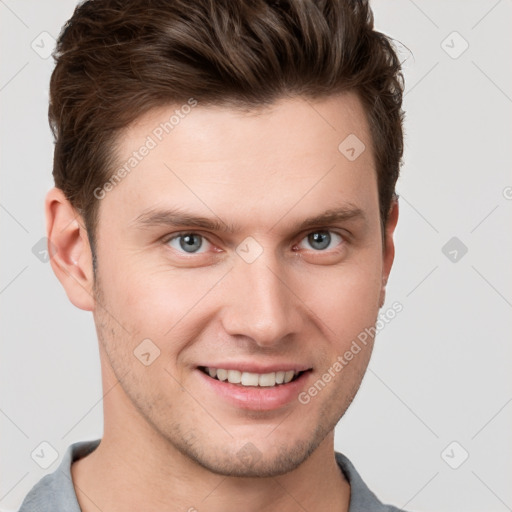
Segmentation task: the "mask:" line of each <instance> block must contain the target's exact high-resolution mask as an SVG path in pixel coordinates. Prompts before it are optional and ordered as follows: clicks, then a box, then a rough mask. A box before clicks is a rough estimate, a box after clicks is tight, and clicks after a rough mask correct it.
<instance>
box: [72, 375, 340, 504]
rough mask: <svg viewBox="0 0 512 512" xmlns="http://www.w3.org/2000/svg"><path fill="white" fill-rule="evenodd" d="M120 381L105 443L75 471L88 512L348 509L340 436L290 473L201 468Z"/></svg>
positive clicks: (107, 411) (110, 403)
mask: <svg viewBox="0 0 512 512" xmlns="http://www.w3.org/2000/svg"><path fill="white" fill-rule="evenodd" d="M104 384H107V382H105V381H104ZM114 384H115V381H114V382H113V383H112V384H111V383H108V385H107V386H106V387H105V389H111V391H110V392H109V393H107V394H106V395H105V397H104V404H103V405H104V435H103V438H102V441H101V443H100V445H99V446H98V447H97V448H96V450H94V452H92V453H91V454H89V455H88V456H87V457H85V458H83V459H81V460H79V461H77V462H76V463H74V464H73V465H72V467H71V474H72V478H73V484H74V486H75V490H76V494H77V498H78V502H79V505H80V508H81V510H82V511H83V512H92V511H94V512H97V510H98V509H99V510H108V511H109V512H121V511H123V512H124V511H126V510H145V511H147V512H157V511H160V510H170V511H173V512H174V511H183V512H201V511H203V510H208V511H209V512H221V511H222V512H227V511H235V510H236V511H238V510H240V509H243V510H245V511H247V512H267V511H275V510H280V511H282V512H291V511H296V510H297V509H298V508H299V509H303V510H315V511H329V512H332V511H339V512H344V511H347V510H348V504H349V501H350V486H349V484H348V482H347V481H346V479H345V477H344V475H343V473H342V471H341V469H340V468H339V467H338V465H337V463H336V461H335V458H334V433H333V432H330V433H329V434H328V435H327V436H326V438H325V439H324V440H323V441H322V443H321V444H320V445H319V446H318V448H317V449H316V450H315V451H314V452H313V453H312V454H311V456H310V457H309V458H308V459H307V460H306V461H304V462H303V463H302V464H301V465H300V466H299V467H297V468H295V469H294V470H293V471H291V472H289V473H286V474H283V475H280V476H276V477H261V478H240V477H229V476H228V477H226V476H223V475H218V474H214V473H212V472H211V471H209V470H207V469H205V468H203V467H201V466H199V465H198V464H197V463H196V462H195V461H194V460H192V459H190V458H189V457H188V456H186V455H184V454H182V453H181V452H179V451H178V450H177V449H176V448H175V447H174V446H173V445H172V444H171V443H169V441H168V440H166V439H164V438H162V437H161V436H160V435H159V434H158V433H156V432H155V430H154V429H153V428H152V427H151V426H150V425H149V424H148V423H147V422H146V421H145V419H144V418H142V416H141V415H140V414H138V412H137V411H135V410H134V409H133V408H130V407H129V404H128V402H129V400H128V398H127V397H126V395H124V392H123V390H122V388H121V386H119V385H117V386H116V385H114ZM112 386H113V387H112ZM127 411H129V412H128V413H127Z"/></svg>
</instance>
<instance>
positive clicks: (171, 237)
mask: <svg viewBox="0 0 512 512" xmlns="http://www.w3.org/2000/svg"><path fill="white" fill-rule="evenodd" d="M315 233H330V234H331V235H332V234H334V235H336V236H338V237H339V238H341V241H340V242H339V243H338V245H337V246H336V247H338V246H340V245H344V244H346V243H347V237H346V236H345V235H342V234H341V233H339V232H337V231H334V230H332V229H327V228H325V229H316V230H313V231H309V232H308V233H306V234H305V235H304V236H302V238H300V240H299V241H298V242H297V243H295V244H294V247H295V246H296V245H298V244H300V243H301V242H302V241H303V240H306V239H307V238H308V237H309V236H310V235H313V234H315ZM186 235H197V236H200V237H201V238H202V239H203V240H206V241H207V242H208V243H209V244H211V245H215V244H213V243H212V242H210V240H208V237H206V236H205V235H203V234H202V233H200V232H198V231H181V232H179V233H173V234H172V235H169V236H166V237H164V239H163V240H162V243H163V244H164V245H167V244H169V242H171V241H172V240H175V239H179V238H181V237H184V236H186ZM200 249H202V246H201V247H200ZM175 250H176V251H177V252H179V253H180V254H182V255H184V256H185V257H186V258H189V257H193V256H194V255H198V254H205V253H206V252H207V251H205V252H195V253H187V252H186V251H182V250H179V249H175ZM311 252H313V253H315V254H322V253H323V254H332V253H333V252H335V249H331V250H315V249H311Z"/></svg>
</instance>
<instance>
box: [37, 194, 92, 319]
mask: <svg viewBox="0 0 512 512" xmlns="http://www.w3.org/2000/svg"><path fill="white" fill-rule="evenodd" d="M45 214H46V236H47V238H48V251H49V254H50V263H51V266H52V269H53V271H54V273H55V275H56V276H57V279H58V280H59V281H60V283H61V284H62V286H63V287H64V290H65V291H66V294H67V296H68V298H69V300H70V301H71V302H72V303H73V304H74V305H75V306H76V307H77V308H80V309H84V310H86V311H92V310H94V305H95V301H94V296H93V284H94V276H93V271H92V254H91V249H90V246H89V239H88V237H87V231H86V229H85V226H84V225H83V220H82V217H81V216H80V215H79V214H78V213H77V211H76V210H75V208H73V206H72V205H71V203H70V202H69V201H68V199H67V198H66V197H65V195H64V193H63V192H62V190H60V189H58V188H52V189H51V190H50V191H49V192H48V194H47V195H46V200H45Z"/></svg>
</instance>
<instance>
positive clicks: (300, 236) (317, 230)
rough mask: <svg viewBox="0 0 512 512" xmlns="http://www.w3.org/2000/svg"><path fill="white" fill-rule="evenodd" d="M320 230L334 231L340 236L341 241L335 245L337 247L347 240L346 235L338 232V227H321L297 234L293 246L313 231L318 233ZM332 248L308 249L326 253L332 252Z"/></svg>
mask: <svg viewBox="0 0 512 512" xmlns="http://www.w3.org/2000/svg"><path fill="white" fill-rule="evenodd" d="M322 231H326V232H328V233H334V234H335V235H338V236H339V237H340V238H341V240H342V241H341V242H340V243H339V244H338V245H337V246H336V247H339V246H340V245H342V244H345V243H347V242H348V240H349V237H348V235H345V234H343V233H340V231H339V228H337V229H334V228H328V227H322V228H315V229H310V230H308V231H306V232H304V233H303V234H302V235H299V238H298V241H297V242H296V243H295V244H294V246H295V245H297V244H300V243H301V242H302V241H303V240H304V239H305V238H307V237H308V236H309V235H311V234H313V233H320V232H322ZM334 250H335V249H330V250H324V251H321V250H314V249H310V251H312V252H315V253H318V254H321V253H322V252H324V253H328V252H332V251H334Z"/></svg>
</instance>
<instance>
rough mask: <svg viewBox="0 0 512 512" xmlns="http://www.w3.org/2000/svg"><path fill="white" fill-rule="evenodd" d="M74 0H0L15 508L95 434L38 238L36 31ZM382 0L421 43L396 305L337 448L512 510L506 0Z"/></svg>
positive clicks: (5, 442) (397, 495)
mask: <svg viewBox="0 0 512 512" xmlns="http://www.w3.org/2000/svg"><path fill="white" fill-rule="evenodd" d="M74 6H75V2H74V1H71V0H67V1H62V0H59V1H57V0H51V1H49V0H48V1H45V2H41V1H39V2H36V1H35V0H30V1H28V0H19V1H14V0H0V17H1V25H0V31H1V32H0V33H1V37H2V46H1V66H2V67H1V76H0V88H1V92H0V102H1V114H0V121H1V142H2V151H1V171H2V175H1V179H2V182H1V185H2V186H1V196H0V222H1V229H2V238H1V239H2V265H1V268H0V301H1V309H2V353H1V358H0V364H1V368H0V379H1V383H0V385H1V389H2V395H1V402H0V426H1V437H0V443H1V455H2V456H1V459H0V470H1V483H0V508H1V510H4V511H14V510H16V509H17V507H18V506H19V504H20V503H21V500H22V498H23V497H24V495H25V494H26V493H27V492H28V490H29V489H30V488H31V487H32V486H33V485H34V484H35V483H36V481H38V480H39V479H40V478H41V477H42V476H43V475H44V474H45V473H48V472H51V471H53V470H54V469H55V468H56V466H57V465H58V463H59V462H60V456H61V455H62V454H63V452H64V451H65V449H66V447H67V446H68V445H69V444H71V443H72V442H75V441H78V440H85V439H95V438H98V437H101V435H102V421H103V420H102V390H101V382H100V372H99V359H98V352H97V341H96V333H95V330H94V324H93V320H92V315H90V314H89V313H86V312H83V311H80V310H78V309H77V308H75V307H74V306H73V305H72V304H71V303H70V302H69V301H68V299H67V297H66V295H65V293H64V291H63V289H62V288H61V286H60V284H59V282H58V281H57V279H56V278H55V276H54V275H53V273H52V270H51V267H50V265H49V264H48V263H43V262H41V261H39V259H37V258H36V256H35V255H34V254H33V252H32V248H33V246H34V245H35V244H36V243H37V242H38V241H39V240H40V239H41V238H42V237H43V236H45V221H44V218H43V213H44V212H43V200H44V196H45V193H46V191H47V190H48V189H49V188H50V187H51V186H52V184H53V183H52V178H51V167H52V151H53V145H52V139H51V135H50V130H49V128H48V124H47V102H48V81H49V77H50V73H51V70H52V66H53V61H52V59H51V58H47V59H45V58H43V57H45V56H46V55H45V51H48V49H49V46H48V45H49V39H48V36H46V35H44V34H43V35H42V36H41V35H40V34H41V33H42V32H47V33H48V34H50V35H51V36H53V37H54V38H56V37H57V36H58V34H59V31H60V27H61V26H62V24H63V23H64V22H65V21H66V20H67V19H68V18H69V16H70V15H71V13H72V10H73V8H74ZM373 8H374V12H375V17H376V20H377V22H376V24H377V27H378V28H379V29H380V30H382V31H384V32H386V33H387V34H390V35H392V36H393V37H394V38H395V39H398V40H399V41H401V42H402V43H403V44H404V45H405V46H407V47H408V48H409V49H410V50H411V52H412V54H413V55H410V54H409V53H408V52H407V51H406V50H405V49H402V51H401V55H402V58H403V59H406V62H405V64H404V71H405V77H406V96H405V103H404V107H405V110H406V111H407V120H406V154H405V165H404V167H403V170H402V177H401V179H400V181H399V185H398V192H399V193H400V195H401V200H400V206H401V218H400V221H399V227H398V230H397V236H396V245H397V256H396V261H395V267H394V270H393V272H392V274H391V280H390V284H389V287H388V289H389V291H388V299H387V303H386V306H385V307H384V309H386V308H387V307H389V306H390V305H391V304H392V303H393V302H394V301H398V302H400V303H401V304H402V305H403V311H402V312H401V313H400V314H399V315H397V316H396V318H395V319H394V320H393V321H392V322H391V323H390V324H389V325H387V326H386V328H385V329H384V330H383V331H382V332H381V333H380V334H379V336H378V340H377V343H376V348H375V352H374V355H373V358H372V361H371V363H370V368H369V371H368V373H367V375H366V377H365V379H364V381H363V385H362V388H361V391H360V393H359V395H358V396H357V398H356V400H355V401H354V403H353V405H352V407H351V408H350V409H349V411H348V413H347V414H346V416H345V417H344V419H343V420H342V422H341V423H340V425H338V427H337V436H336V448H337V449H338V450H340V451H342V452H344V453H345V454H347V455H348V456H349V457H350V458H351V459H352V460H353V462H354V463H355V465H356V467H357V468H358V470H359V471H360V472H361V474H362V475H363V477H364V478H365V480H366V481H367V483H368V484H369V486H370V488H372V489H373V490H374V491H375V492H376V494H377V495H378V496H379V497H380V498H381V499H382V500H383V501H386V502H392V503H394V504H396V505H398V506H405V507H406V508H407V509H410V510H417V511H427V510H429V511H430V510H436V511H439V512H443V511H460V510H464V511H466V512H471V511H486V512H490V511H498V512H499V511H505V510H512V488H511V486H510V482H511V476H512V436H511V435H510V433H511V431H512V429H511V427H512V404H511V402H512V383H511V378H510V375H511V369H512V358H511V353H512V348H511V343H510V334H511V330H512V329H511V307H512V287H511V282H512V275H511V274H512V272H511V265H510V262H511V261H512V258H511V253H512V251H511V245H512V240H511V238H512V236H511V233H512V230H511V229H510V227H511V226H510V224H511V223H510V215H511V209H512V200H511V198H512V176H511V174H510V169H511V159H512V158H511V149H510V146H511V143H512V133H511V132H512V117H511V113H512V99H511V97H512V71H511V57H512V36H511V34H512V30H511V28H512V27H511V21H512V1H511V0H501V1H496V0H492V1H468V0H459V1H450V2H447V1H441V0H436V1H426V0H415V1H412V0H397V1H393V2H390V1H387V2H385V1H384V0H378V1H374V2H373ZM454 31H456V32H457V33H458V35H457V34H452V33H453V32H454ZM45 38H46V39H45ZM33 41H35V43H34V46H35V48H37V51H35V50H34V49H33V48H32V46H31V45H32V42H33ZM443 41H444V43H443ZM464 41H466V42H467V43H468V44H469V47H468V48H467V50H466V51H465V52H464V53H462V54H461V55H458V54H459V53H460V51H461V50H462V49H463V48H464V45H465V42H464ZM36 44H37V45H39V46H38V47H37V46H36ZM38 52H39V53H38ZM40 54H43V55H42V56H41V55H40ZM450 54H451V55H450ZM454 57H457V58H454ZM452 237H457V238H458V240H459V241H460V242H462V243H463V244H464V245H465V246H466V247H467V249H468V251H467V254H465V255H464V256H461V255H462V253H461V251H460V247H459V248H458V249H457V248H455V250H457V261H455V262H454V261H451V259H453V258H454V257H455V253H453V252H452V253H451V254H449V251H453V248H451V247H449V248H448V249H447V250H446V251H445V252H446V253H447V254H448V256H446V255H445V254H444V253H443V252H442V248H443V246H444V245H445V244H446V243H447V242H448V241H449V240H450V239H451V238H452ZM460 242H456V243H458V244H459V246H460ZM450 258H451V259H450ZM42 441H46V442H48V443H50V444H51V445H52V446H53V447H55V449H56V450H57V452H58V453H59V458H58V460H56V461H55V462H54V463H53V465H52V466H50V467H49V468H48V469H47V470H43V469H41V468H40V467H39V466H38V465H37V464H36V463H35V462H34V461H33V460H32V458H31V453H32V452H33V450H34V449H35V448H36V447H38V446H39V445H40V443H41V442H42ZM453 441H456V442H457V443H458V444H457V445H451V446H450V447H449V448H448V450H445V449H446V448H447V447H448V446H449V445H450V443H452V442H453ZM466 452H467V453H468V454H469V458H468V459H467V460H466V461H465V462H464V463H463V464H462V465H460V467H459V468H458V469H452V468H451V467H450V466H449V464H448V462H449V463H450V464H451V465H452V466H455V465H457V464H459V463H460V462H461V461H462V459H463V457H464V455H465V453H466ZM443 453H444V458H443V456H442V454H443Z"/></svg>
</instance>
